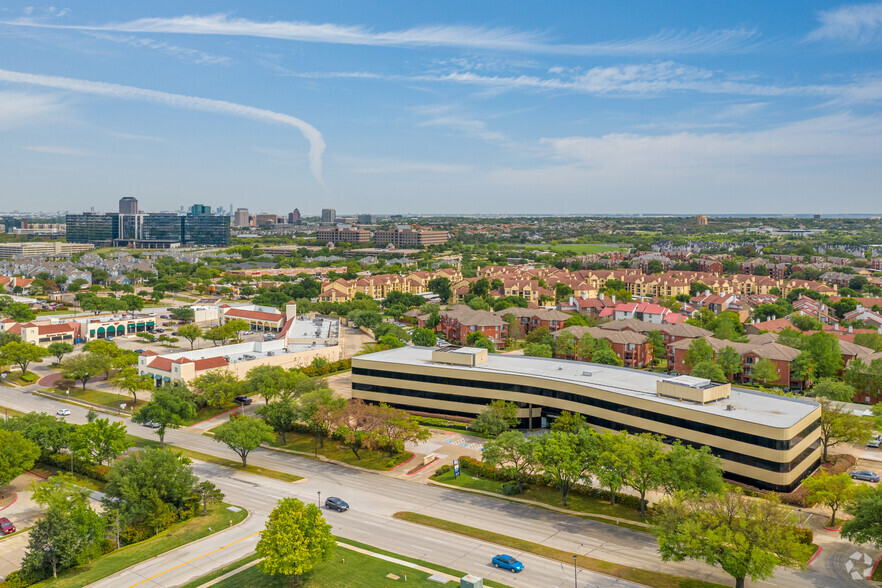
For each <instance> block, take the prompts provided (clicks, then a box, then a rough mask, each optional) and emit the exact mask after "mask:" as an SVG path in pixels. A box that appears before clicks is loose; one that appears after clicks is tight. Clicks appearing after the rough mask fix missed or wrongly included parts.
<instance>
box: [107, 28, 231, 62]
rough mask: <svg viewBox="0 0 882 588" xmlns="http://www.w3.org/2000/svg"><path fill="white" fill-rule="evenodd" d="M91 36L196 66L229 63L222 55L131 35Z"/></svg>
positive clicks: (227, 58) (228, 59)
mask: <svg viewBox="0 0 882 588" xmlns="http://www.w3.org/2000/svg"><path fill="white" fill-rule="evenodd" d="M91 35H92V36H93V37H94V38H96V39H99V40H102V41H111V42H113V43H120V44H122V45H126V46H128V47H135V48H139V49H152V50H153V51H158V52H159V53H163V54H165V55H170V56H171V57H175V58H177V59H180V60H182V61H186V62H188V63H195V64H197V65H226V64H228V63H229V62H230V58H229V57H225V56H223V55H212V54H211V53H205V52H204V51H199V50H197V49H188V48H186V47H178V46H176V45H170V44H168V43H165V42H163V41H157V40H156V39H150V38H147V37H135V36H133V35H111V34H107V33H91Z"/></svg>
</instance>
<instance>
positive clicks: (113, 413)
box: [31, 390, 132, 418]
mask: <svg viewBox="0 0 882 588" xmlns="http://www.w3.org/2000/svg"><path fill="white" fill-rule="evenodd" d="M31 394H33V395H35V396H42V397H43V398H48V399H49V400H55V401H57V402H64V403H66V404H72V405H74V406H79V407H81V408H91V409H94V410H97V411H98V412H103V413H105V414H109V415H111V416H115V417H120V418H131V416H132V413H130V412H127V411H115V410H113V409H111V408H110V407H109V406H104V405H103V404H93V403H91V402H88V401H86V400H77V399H72V398H68V397H67V396H61V395H60V394H55V393H54V392H43V391H42V390H34V391H33V392H31Z"/></svg>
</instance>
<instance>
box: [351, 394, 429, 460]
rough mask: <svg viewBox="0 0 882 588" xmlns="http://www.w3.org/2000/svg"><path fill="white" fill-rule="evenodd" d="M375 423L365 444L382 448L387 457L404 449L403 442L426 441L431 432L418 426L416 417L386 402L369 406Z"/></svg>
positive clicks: (372, 447)
mask: <svg viewBox="0 0 882 588" xmlns="http://www.w3.org/2000/svg"><path fill="white" fill-rule="evenodd" d="M370 408H371V410H372V411H373V413H374V418H375V419H376V423H375V425H374V426H373V430H372V431H371V432H370V433H369V434H368V436H367V439H366V440H367V446H368V447H369V448H371V449H384V450H385V451H387V452H388V453H389V457H390V458H392V457H395V455H396V454H398V453H401V452H402V451H404V444H405V443H418V442H420V441H428V440H429V438H430V437H431V433H429V431H428V430H426V429H424V428H423V427H422V426H420V423H419V421H418V420H417V418H416V417H414V416H411V415H409V414H408V413H406V412H405V411H403V410H401V409H400V408H394V407H391V406H388V405H386V404H380V405H379V406H371V407H370Z"/></svg>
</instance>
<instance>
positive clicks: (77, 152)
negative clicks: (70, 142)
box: [24, 145, 97, 157]
mask: <svg viewBox="0 0 882 588" xmlns="http://www.w3.org/2000/svg"><path fill="white" fill-rule="evenodd" d="M24 149H25V150H26V151H34V152H36V153H48V154H50V155H74V156H77V157H95V156H96V155H97V154H96V153H94V152H92V151H87V150H85V149H78V148H76V147H63V146H59V145H34V146H32V147H25V148H24Z"/></svg>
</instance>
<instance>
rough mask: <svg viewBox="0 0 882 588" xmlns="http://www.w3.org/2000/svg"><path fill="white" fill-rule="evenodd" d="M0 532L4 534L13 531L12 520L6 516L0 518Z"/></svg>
mask: <svg viewBox="0 0 882 588" xmlns="http://www.w3.org/2000/svg"><path fill="white" fill-rule="evenodd" d="M0 533H3V534H4V535H9V534H10V533H15V525H13V524H12V521H10V520H9V519H7V518H6V517H2V518H0Z"/></svg>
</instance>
